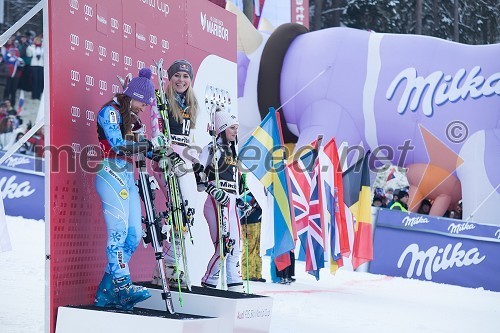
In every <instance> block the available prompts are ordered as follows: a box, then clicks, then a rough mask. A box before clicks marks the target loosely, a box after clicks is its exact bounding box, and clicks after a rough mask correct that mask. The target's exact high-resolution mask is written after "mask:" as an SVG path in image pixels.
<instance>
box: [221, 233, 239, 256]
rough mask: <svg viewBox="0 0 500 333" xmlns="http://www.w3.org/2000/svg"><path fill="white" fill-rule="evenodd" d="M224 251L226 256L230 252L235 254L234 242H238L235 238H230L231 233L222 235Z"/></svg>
mask: <svg viewBox="0 0 500 333" xmlns="http://www.w3.org/2000/svg"><path fill="white" fill-rule="evenodd" d="M222 243H223V246H224V247H223V248H222V251H223V252H222V253H223V254H224V258H225V257H227V255H228V254H230V255H233V250H234V247H233V246H234V244H236V240H235V239H233V238H229V233H227V235H222Z"/></svg>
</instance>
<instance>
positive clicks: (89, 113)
mask: <svg viewBox="0 0 500 333" xmlns="http://www.w3.org/2000/svg"><path fill="white" fill-rule="evenodd" d="M86 114H87V120H88V121H95V112H94V111H90V110H87V111H86Z"/></svg>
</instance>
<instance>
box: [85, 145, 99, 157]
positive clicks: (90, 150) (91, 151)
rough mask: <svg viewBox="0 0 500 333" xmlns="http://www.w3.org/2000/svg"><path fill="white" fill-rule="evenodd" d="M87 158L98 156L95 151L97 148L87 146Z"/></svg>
mask: <svg viewBox="0 0 500 333" xmlns="http://www.w3.org/2000/svg"><path fill="white" fill-rule="evenodd" d="M87 147H88V149H87V156H97V151H96V150H95V146H93V145H92V146H87Z"/></svg>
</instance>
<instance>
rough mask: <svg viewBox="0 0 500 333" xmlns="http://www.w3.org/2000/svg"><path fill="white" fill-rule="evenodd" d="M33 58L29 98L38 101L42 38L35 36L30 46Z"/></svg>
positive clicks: (41, 72)
mask: <svg viewBox="0 0 500 333" xmlns="http://www.w3.org/2000/svg"><path fill="white" fill-rule="evenodd" d="M30 49H31V51H30V52H31V53H32V54H33V58H32V59H31V74H32V79H33V82H32V87H31V88H32V89H31V98H32V99H40V98H41V97H42V92H43V46H42V37H40V36H36V37H35V39H34V40H33V44H32V45H30Z"/></svg>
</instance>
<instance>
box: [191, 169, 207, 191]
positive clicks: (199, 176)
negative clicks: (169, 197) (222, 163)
mask: <svg viewBox="0 0 500 333" xmlns="http://www.w3.org/2000/svg"><path fill="white" fill-rule="evenodd" d="M204 170H205V168H204V167H203V165H201V164H200V163H198V162H195V163H194V164H193V172H194V178H195V179H196V185H197V188H198V192H203V191H205V190H206V189H207V175H206V174H205V172H204Z"/></svg>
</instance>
